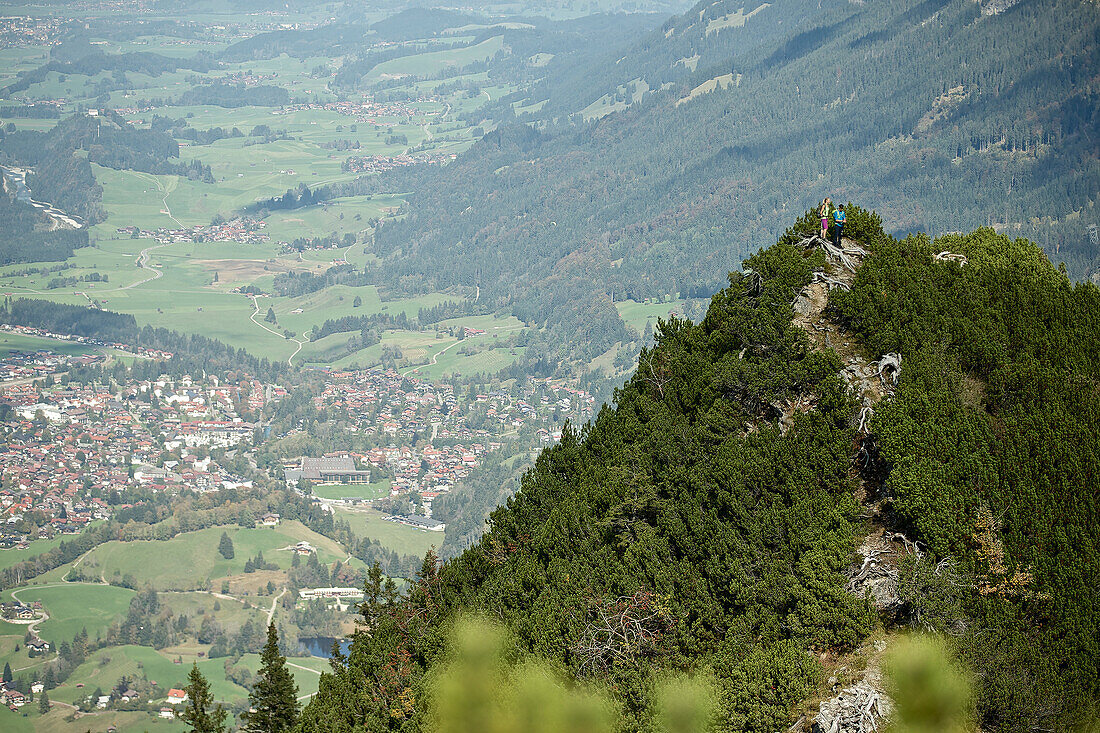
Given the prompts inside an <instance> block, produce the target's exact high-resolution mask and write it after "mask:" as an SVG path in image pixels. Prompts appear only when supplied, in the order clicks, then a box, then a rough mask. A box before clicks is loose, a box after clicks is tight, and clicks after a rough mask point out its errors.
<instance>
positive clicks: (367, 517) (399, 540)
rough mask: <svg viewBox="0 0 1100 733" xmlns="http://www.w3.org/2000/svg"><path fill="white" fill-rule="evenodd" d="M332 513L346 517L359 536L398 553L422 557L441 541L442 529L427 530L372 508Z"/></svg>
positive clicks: (339, 510) (344, 518)
mask: <svg viewBox="0 0 1100 733" xmlns="http://www.w3.org/2000/svg"><path fill="white" fill-rule="evenodd" d="M335 516H336V517H338V518H339V519H343V520H346V521H347V522H348V524H349V525H351V531H352V532H354V533H355V534H356V535H358V536H360V537H368V538H370V539H372V540H378V543H379V544H380V545H382V546H383V547H385V548H388V549H390V550H393V551H394V552H396V553H398V554H401V555H416V556H417V557H423V556H424V553H426V552H427V551H428V550H429V549H431V548H432V547H439V546H440V545H441V544H443V533H442V532H429V531H427V530H423V529H416V528H415V527H409V526H408V525H405V524H398V523H397V522H391V521H388V520H386V519H385V516H386V515H384V514H382V513H381V512H378V511H375V510H374V509H337V510H336V515H335Z"/></svg>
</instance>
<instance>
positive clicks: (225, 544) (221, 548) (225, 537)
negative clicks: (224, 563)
mask: <svg viewBox="0 0 1100 733" xmlns="http://www.w3.org/2000/svg"><path fill="white" fill-rule="evenodd" d="M218 552H219V553H221V556H222V557H224V558H225V559H226V560H232V559H233V555H234V552H233V540H231V539H229V534H228V533H226V532H222V538H221V539H220V540H218Z"/></svg>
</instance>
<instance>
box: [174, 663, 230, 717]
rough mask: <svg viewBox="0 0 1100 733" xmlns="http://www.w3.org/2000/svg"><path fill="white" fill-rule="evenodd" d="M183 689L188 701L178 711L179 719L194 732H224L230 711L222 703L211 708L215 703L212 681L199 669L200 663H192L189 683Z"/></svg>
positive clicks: (188, 678)
mask: <svg viewBox="0 0 1100 733" xmlns="http://www.w3.org/2000/svg"><path fill="white" fill-rule="evenodd" d="M183 689H184V690H185V691H186V692H187V702H186V703H185V707H184V708H183V710H177V711H176V715H177V716H178V717H179V719H180V720H182V721H183V722H184V723H187V724H188V725H189V726H191V730H192V731H194V733H224V731H225V720H226V718H227V717H228V713H226V712H225V709H224V708H223V707H222V706H221V705H217V706H215V707H214V709H213V710H210V706H211V705H213V704H214V696H213V694H211V692H210V683H209V682H207V681H206V678H205V677H203V675H202V672H200V671H199V665H198V664H192V665H191V672H190V674H188V675H187V685H185V686H184V688H183Z"/></svg>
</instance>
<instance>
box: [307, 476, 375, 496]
mask: <svg viewBox="0 0 1100 733" xmlns="http://www.w3.org/2000/svg"><path fill="white" fill-rule="evenodd" d="M390 484H391V482H390V481H389V480H388V479H387V480H385V481H372V482H371V483H369V484H317V485H316V486H314V487H313V495H314V496H317V497H320V498H322V499H360V500H363V501H370V500H371V499H381V498H382V497H384V496H389V494H390Z"/></svg>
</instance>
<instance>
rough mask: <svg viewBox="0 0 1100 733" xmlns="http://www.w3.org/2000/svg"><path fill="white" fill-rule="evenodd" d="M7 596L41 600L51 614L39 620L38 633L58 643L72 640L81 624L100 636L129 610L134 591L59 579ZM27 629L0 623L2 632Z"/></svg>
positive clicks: (19, 632)
mask: <svg viewBox="0 0 1100 733" xmlns="http://www.w3.org/2000/svg"><path fill="white" fill-rule="evenodd" d="M4 596H5V598H13V597H14V598H18V599H19V600H20V601H23V602H24V603H30V602H32V601H40V602H41V603H42V605H43V606H44V607H45V609H46V612H47V613H48V614H49V616H50V618H49V619H48V620H47V621H43V622H42V623H41V624H39V626H38V630H39V633H40V635H41V636H42V638H43V639H46V640H47V641H50V642H52V643H54V644H58V643H60V642H62V641H70V640H71V639H72V638H73V637H74V636H76V635H77V634H78V633H79V632H80V630H81V629H82V628H86V629H87V630H88V635H89V636H90V637H91V638H93V639H94V638H96V637H98V636H101V635H102V634H103V633H104V632H105V631H106V630H107V627H108V626H110V625H111V623H112V622H113V621H114V620H115V619H116V618H118V617H119V616H120V615H122V614H124V613H126V609H127V608H129V606H130V599H131V598H133V596H134V591H132V590H129V589H128V588H116V587H114V586H110V585H95V584H90V583H57V584H52V585H41V586H38V585H32V586H29V587H26V588H17V589H15V590H12V591H7V592H6V593H5V594H4ZM25 630H26V626H22V625H19V624H12V623H7V622H3V623H0V633H3V634H16V633H18V634H22V633H24V632H25Z"/></svg>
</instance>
